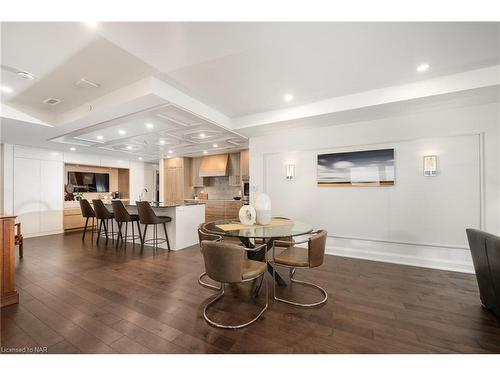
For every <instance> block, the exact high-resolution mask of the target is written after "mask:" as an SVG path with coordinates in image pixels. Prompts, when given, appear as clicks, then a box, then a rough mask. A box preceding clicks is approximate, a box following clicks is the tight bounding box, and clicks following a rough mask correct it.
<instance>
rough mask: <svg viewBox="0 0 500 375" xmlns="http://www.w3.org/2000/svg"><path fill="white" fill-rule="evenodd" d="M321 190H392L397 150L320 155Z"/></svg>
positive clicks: (319, 177) (318, 177)
mask: <svg viewBox="0 0 500 375" xmlns="http://www.w3.org/2000/svg"><path fill="white" fill-rule="evenodd" d="M317 168H318V174H317V184H318V186H392V185H394V180H395V178H394V149H393V148H388V149H383V150H368V151H351V152H338V153H330V154H319V155H318V164H317Z"/></svg>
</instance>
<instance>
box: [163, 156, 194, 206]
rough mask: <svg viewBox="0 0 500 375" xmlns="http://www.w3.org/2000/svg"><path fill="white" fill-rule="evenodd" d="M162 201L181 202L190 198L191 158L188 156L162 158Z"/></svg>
mask: <svg viewBox="0 0 500 375" xmlns="http://www.w3.org/2000/svg"><path fill="white" fill-rule="evenodd" d="M163 168H164V171H163V178H164V180H163V186H164V196H163V201H164V202H173V203H177V202H183V201H184V199H185V198H192V195H193V193H192V187H191V160H190V159H189V158H171V159H164V162H163Z"/></svg>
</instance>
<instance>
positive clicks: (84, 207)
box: [80, 198, 95, 242]
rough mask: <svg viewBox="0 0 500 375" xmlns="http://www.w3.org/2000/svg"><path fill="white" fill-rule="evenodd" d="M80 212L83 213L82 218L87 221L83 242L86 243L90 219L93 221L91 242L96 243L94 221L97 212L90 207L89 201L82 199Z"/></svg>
mask: <svg viewBox="0 0 500 375" xmlns="http://www.w3.org/2000/svg"><path fill="white" fill-rule="evenodd" d="M80 210H81V211H82V216H83V217H84V218H85V219H86V220H85V228H84V229H83V236H82V241H85V234H86V233H87V225H88V223H89V219H92V232H91V237H90V242H92V241H94V226H95V224H94V219H95V212H94V209H93V208H92V206H91V205H90V203H89V201H88V200H86V199H83V198H82V199H80Z"/></svg>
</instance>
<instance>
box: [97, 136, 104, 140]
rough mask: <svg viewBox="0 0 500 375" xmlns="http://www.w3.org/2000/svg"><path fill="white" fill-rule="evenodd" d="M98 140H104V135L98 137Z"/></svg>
mask: <svg viewBox="0 0 500 375" xmlns="http://www.w3.org/2000/svg"><path fill="white" fill-rule="evenodd" d="M96 138H97V139H98V140H100V141H101V140H103V139H104V137H103V136H102V135H98V136H97V137H96Z"/></svg>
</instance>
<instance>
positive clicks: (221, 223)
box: [203, 217, 313, 242]
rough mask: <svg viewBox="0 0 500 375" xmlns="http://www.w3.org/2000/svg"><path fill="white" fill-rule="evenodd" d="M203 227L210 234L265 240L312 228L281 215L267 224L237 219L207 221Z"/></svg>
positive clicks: (308, 231) (299, 232) (303, 232)
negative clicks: (242, 222) (248, 223)
mask: <svg viewBox="0 0 500 375" xmlns="http://www.w3.org/2000/svg"><path fill="white" fill-rule="evenodd" d="M203 229H204V230H205V231H206V232H208V233H212V234H218V235H220V236H227V237H239V238H240V239H256V238H258V239H263V240H264V241H265V242H269V240H272V239H276V238H281V237H294V236H301V235H304V234H308V233H311V232H312V231H313V228H312V227H311V226H310V225H309V224H306V223H303V222H300V221H296V220H291V219H287V218H283V217H273V218H272V219H271V222H270V223H269V224H268V225H258V224H255V225H242V224H241V223H240V222H239V221H238V220H235V219H232V220H217V221H211V222H207V223H205V224H204V225H203Z"/></svg>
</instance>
